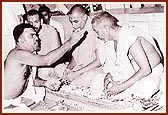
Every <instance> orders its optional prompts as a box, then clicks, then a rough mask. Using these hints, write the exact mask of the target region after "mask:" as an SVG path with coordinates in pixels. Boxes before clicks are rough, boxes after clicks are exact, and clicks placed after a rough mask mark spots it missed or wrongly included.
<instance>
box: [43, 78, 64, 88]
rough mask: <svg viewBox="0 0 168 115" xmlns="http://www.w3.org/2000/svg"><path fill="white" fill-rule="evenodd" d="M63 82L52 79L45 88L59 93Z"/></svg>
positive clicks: (46, 83)
mask: <svg viewBox="0 0 168 115" xmlns="http://www.w3.org/2000/svg"><path fill="white" fill-rule="evenodd" d="M60 85H61V82H60V80H59V79H58V78H53V77H50V78H49V79H48V80H47V81H46V82H45V86H46V87H47V88H49V89H50V90H53V91H58V90H59V88H60Z"/></svg>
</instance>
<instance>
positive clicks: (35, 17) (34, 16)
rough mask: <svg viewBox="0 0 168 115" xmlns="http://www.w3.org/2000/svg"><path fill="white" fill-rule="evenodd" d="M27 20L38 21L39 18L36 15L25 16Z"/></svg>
mask: <svg viewBox="0 0 168 115" xmlns="http://www.w3.org/2000/svg"><path fill="white" fill-rule="evenodd" d="M27 19H28V20H29V19H40V16H39V15H38V14H34V15H27Z"/></svg>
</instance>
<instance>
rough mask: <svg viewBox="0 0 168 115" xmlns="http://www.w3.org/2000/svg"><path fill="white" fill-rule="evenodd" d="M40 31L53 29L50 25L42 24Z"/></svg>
mask: <svg viewBox="0 0 168 115" xmlns="http://www.w3.org/2000/svg"><path fill="white" fill-rule="evenodd" d="M42 31H43V32H45V31H55V28H54V27H53V26H51V25H47V24H42Z"/></svg>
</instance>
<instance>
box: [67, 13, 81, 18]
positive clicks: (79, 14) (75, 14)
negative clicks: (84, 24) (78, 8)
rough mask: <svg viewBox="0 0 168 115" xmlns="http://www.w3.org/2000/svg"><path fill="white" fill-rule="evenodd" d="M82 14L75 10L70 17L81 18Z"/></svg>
mask: <svg viewBox="0 0 168 115" xmlns="http://www.w3.org/2000/svg"><path fill="white" fill-rule="evenodd" d="M82 16H83V14H82V13H79V12H73V13H72V14H69V17H70V18H74V19H78V18H81V17H82Z"/></svg>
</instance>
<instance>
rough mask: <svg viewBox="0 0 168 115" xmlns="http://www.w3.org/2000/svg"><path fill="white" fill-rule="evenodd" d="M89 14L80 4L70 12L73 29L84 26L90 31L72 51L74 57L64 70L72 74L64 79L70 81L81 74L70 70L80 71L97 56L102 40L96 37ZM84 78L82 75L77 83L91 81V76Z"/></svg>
mask: <svg viewBox="0 0 168 115" xmlns="http://www.w3.org/2000/svg"><path fill="white" fill-rule="evenodd" d="M88 15H89V13H88V11H87V10H86V9H85V8H84V7H83V6H82V5H79V4H76V5H74V6H73V7H72V8H71V9H70V11H69V12H68V16H69V21H70V22H71V24H72V27H73V31H78V30H81V29H83V28H84V29H85V30H86V31H87V32H88V34H87V35H86V38H85V39H84V40H83V41H82V42H81V44H79V46H77V47H76V48H75V49H74V51H73V52H72V59H71V61H70V63H69V65H68V66H67V69H66V70H65V72H64V73H66V74H68V73H69V74H70V75H68V76H64V78H63V79H64V81H67V82H69V83H70V82H71V81H73V80H74V79H75V78H77V77H78V76H79V75H80V74H78V75H77V74H76V75H72V74H73V73H70V72H73V71H78V70H80V69H82V68H84V67H85V66H89V65H90V64H91V63H92V62H93V61H95V60H96V58H97V57H96V52H97V48H98V46H99V44H100V41H99V40H98V39H96V34H95V32H94V31H93V29H92V27H91V19H90V18H89V16H88ZM92 68H93V67H89V69H92ZM84 71H85V70H84ZM84 71H83V72H84ZM86 76H87V75H86ZM82 78H86V77H85V76H80V78H79V79H78V80H77V79H76V80H77V81H74V82H75V84H80V85H82V84H83V85H86V84H87V83H88V81H89V78H88V79H87V81H85V80H82ZM90 79H91V77H90Z"/></svg>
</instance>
